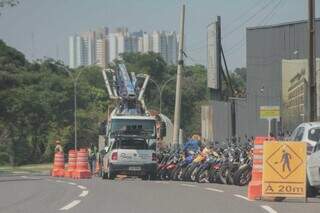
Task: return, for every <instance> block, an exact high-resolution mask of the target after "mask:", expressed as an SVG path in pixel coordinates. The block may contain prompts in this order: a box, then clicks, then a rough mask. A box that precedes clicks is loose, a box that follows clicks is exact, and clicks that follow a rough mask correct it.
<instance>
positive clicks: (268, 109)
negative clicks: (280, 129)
mask: <svg viewBox="0 0 320 213" xmlns="http://www.w3.org/2000/svg"><path fill="white" fill-rule="evenodd" d="M260 118H261V119H279V118H280V107H279V106H260Z"/></svg>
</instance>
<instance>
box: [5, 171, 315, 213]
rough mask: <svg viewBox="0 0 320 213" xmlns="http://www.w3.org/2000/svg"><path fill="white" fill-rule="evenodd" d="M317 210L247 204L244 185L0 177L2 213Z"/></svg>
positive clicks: (307, 205)
mask: <svg viewBox="0 0 320 213" xmlns="http://www.w3.org/2000/svg"><path fill="white" fill-rule="evenodd" d="M319 210H320V198H313V199H309V201H308V203H304V202H303V201H301V200H295V201H293V200H291V201H284V202H266V201H248V200H247V199H246V187H237V186H229V185H220V184H195V183H184V182H172V181H169V182H166V181H142V180H140V179H125V180H114V181H110V180H102V179H100V178H93V179H89V180H72V179H63V178H52V177H48V176H21V175H19V176H2V177H0V213H20V212H21V213H22V212H23V213H51V212H63V211H65V212H70V213H91V212H92V213H100V212H101V213H102V212H103V213H144V212H146V213H180V212H181V213H195V212H196V213H202V212H203V213H206V212H210V213H224V212H226V213H233V212H235V213H242V212H245V213H251V212H252V213H259V212H262V213H263V212H264V213H266V212H269V213H275V212H278V213H282V212H283V213H284V212H290V213H301V212H306V213H307V212H308V213H312V212H317V213H319Z"/></svg>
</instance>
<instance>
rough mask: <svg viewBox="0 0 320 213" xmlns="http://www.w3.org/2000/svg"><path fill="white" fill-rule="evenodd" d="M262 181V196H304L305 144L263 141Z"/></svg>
mask: <svg viewBox="0 0 320 213" xmlns="http://www.w3.org/2000/svg"><path fill="white" fill-rule="evenodd" d="M262 182H263V184H262V195H263V196H282V197H304V196H305V185H306V184H305V183H306V144H305V143H301V142H289V141H282V142H281V141H279V142H275V141H274V142H265V143H264V147H263V176H262Z"/></svg>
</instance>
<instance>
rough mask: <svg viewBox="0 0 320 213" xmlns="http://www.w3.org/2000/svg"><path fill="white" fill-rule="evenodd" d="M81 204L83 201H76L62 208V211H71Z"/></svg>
mask: <svg viewBox="0 0 320 213" xmlns="http://www.w3.org/2000/svg"><path fill="white" fill-rule="evenodd" d="M80 202H81V200H74V201H72V202H71V203H69V204H68V205H66V206H64V207H62V208H61V209H60V211H63V210H69V209H71V208H73V207H75V206H76V205H78V204H79V203H80Z"/></svg>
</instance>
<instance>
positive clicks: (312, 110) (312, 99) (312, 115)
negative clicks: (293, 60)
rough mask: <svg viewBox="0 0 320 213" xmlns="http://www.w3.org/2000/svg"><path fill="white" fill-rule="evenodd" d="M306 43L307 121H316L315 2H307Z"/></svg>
mask: <svg viewBox="0 0 320 213" xmlns="http://www.w3.org/2000/svg"><path fill="white" fill-rule="evenodd" d="M308 4H309V5H308V6H309V7H308V8H309V9H308V10H309V13H308V16H309V21H308V35H309V36H308V43H309V54H308V58H309V60H308V64H309V85H310V86H309V121H316V120H317V84H316V69H315V67H316V66H315V65H316V63H315V46H316V44H315V24H314V22H315V0H309V3H308Z"/></svg>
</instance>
